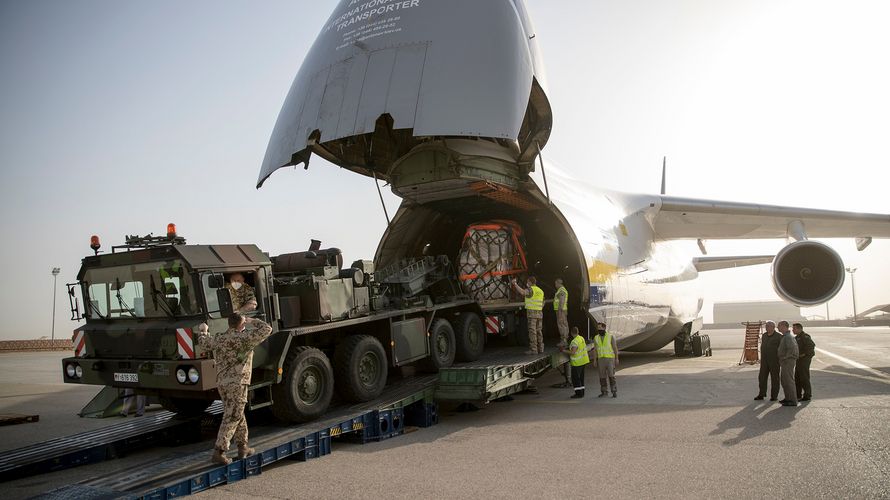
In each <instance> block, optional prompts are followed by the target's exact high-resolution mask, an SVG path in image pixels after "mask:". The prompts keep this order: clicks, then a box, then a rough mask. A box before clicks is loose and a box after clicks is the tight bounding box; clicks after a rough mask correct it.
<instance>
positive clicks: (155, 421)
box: [0, 347, 565, 499]
mask: <svg viewBox="0 0 890 500" xmlns="http://www.w3.org/2000/svg"><path fill="white" fill-rule="evenodd" d="M564 362H565V356H564V355H562V354H560V353H559V352H558V351H557V350H556V349H555V348H552V349H550V350H548V351H547V352H546V353H544V354H537V355H525V354H524V349H523V348H521V347H515V348H500V349H497V350H492V351H488V352H486V353H485V354H483V357H482V358H480V359H479V360H478V361H475V362H472V363H461V364H458V365H455V366H454V367H452V368H448V369H443V370H440V372H439V374H438V375H422V376H415V377H411V378H405V379H401V380H397V381H395V382H394V383H392V384H390V386H388V387H387V388H386V390H385V391H384V393H383V395H382V396H381V397H379V398H377V399H375V400H374V401H371V402H368V403H362V404H357V405H352V406H347V405H343V406H339V407H335V408H333V409H332V410H331V411H329V412H328V413H327V414H326V415H325V417H323V418H322V419H321V420H317V421H314V422H310V423H306V424H301V425H298V426H285V425H283V424H277V423H275V424H260V425H254V424H251V429H250V431H251V446H252V447H254V448H255V449H256V450H257V453H256V454H255V455H252V456H250V457H247V458H245V459H243V460H238V459H234V460H233V461H232V463H231V464H229V465H227V466H222V465H214V464H211V463H210V461H209V454H210V448H211V447H212V445H211V444H209V443H208V442H207V441H206V440H205V441H203V442H199V443H196V442H195V441H198V440H199V439H200V436H201V432H200V426H201V425H202V421H201V418H192V419H182V420H179V419H176V418H175V417H174V415H173V414H170V413H169V412H163V413H161V414H158V415H156V416H152V417H143V418H144V419H139V420H136V419H133V420H129V421H128V422H127V423H125V424H121V425H118V426H113V428H109V429H103V430H99V431H91V432H90V433H83V434H78V435H74V436H70V437H69V438H61V439H59V440H53V441H47V442H45V443H40V444H38V445H34V446H31V447H28V448H22V449H20V450H14V451H12V452H10V453H8V454H7V458H6V459H5V460H4V461H3V462H0V467H3V468H2V469H0V472H2V473H3V476H2V478H3V480H8V479H11V478H12V477H13V474H14V477H22V476H23V475H27V474H35V473H39V472H51V471H54V470H60V469H62V468H67V467H73V466H77V465H84V464H87V463H94V462H97V461H101V460H106V459H111V458H116V457H118V456H123V455H124V454H125V453H126V452H128V451H132V450H133V449H135V448H144V447H146V446H150V445H157V444H162V443H169V441H170V440H171V439H179V440H180V441H179V442H180V443H189V441H188V438H189V436H191V444H184V445H182V446H179V447H177V449H176V450H177V451H176V452H175V453H174V454H172V455H170V454H168V455H167V456H166V457H164V458H157V457H156V456H155V457H154V458H152V459H149V460H147V461H146V462H144V463H141V464H138V465H134V466H128V467H127V470H126V471H124V472H114V473H110V474H106V475H102V476H98V477H93V478H90V479H87V480H84V481H82V482H80V483H77V484H72V485H68V486H65V487H63V488H60V489H57V490H53V491H51V492H48V493H45V494H44V495H42V496H41V497H40V498H72V497H77V498H122V497H126V498H150V499H166V498H171V497H175V496H183V495H188V494H192V493H196V492H199V491H204V490H207V489H209V488H212V487H214V486H218V485H221V484H229V483H233V482H236V481H240V480H243V479H246V478H248V477H250V476H255V475H259V474H261V473H262V469H263V467H266V466H268V465H270V464H272V463H275V462H278V461H281V460H297V461H306V460H309V459H312V458H318V457H321V456H324V455H327V454H329V453H331V451H332V448H331V442H332V441H336V440H348V441H351V442H358V443H367V442H371V441H381V440H385V439H389V438H392V437H395V436H398V435H401V434H402V433H403V432H404V430H405V427H406V426H408V427H429V426H431V425H434V424H436V423H438V406H437V404H436V401H437V400H439V401H447V402H469V403H483V404H484V403H487V402H489V401H493V400H495V399H498V398H500V397H504V396H508V395H510V394H515V393H517V392H521V391H523V390H526V389H528V388H529V386H530V384H531V382H532V380H533V379H534V378H535V377H538V376H540V375H542V374H543V373H544V372H546V371H547V370H548V369H549V368H551V367H555V366H558V365H559V364H561V363H564ZM219 413H221V404H220V403H219V402H216V403H214V406H212V407H211V409H210V410H208V415H205V417H204V420H205V422H204V425H205V426H206V424H207V422H206V419H207V416H210V417H213V416H214V414H215V415H218V414H219ZM214 423H215V422H214ZM76 443H81V446H80V447H79V448H78V446H77V444H76ZM83 443H86V445H83ZM230 456H231V452H230ZM12 457H19V458H18V459H16V460H10V458H12ZM29 457H30V461H29V460H28V459H29Z"/></svg>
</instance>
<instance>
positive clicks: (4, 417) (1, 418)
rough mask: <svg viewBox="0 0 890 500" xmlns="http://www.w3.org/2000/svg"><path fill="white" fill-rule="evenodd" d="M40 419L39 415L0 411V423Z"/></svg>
mask: <svg viewBox="0 0 890 500" xmlns="http://www.w3.org/2000/svg"><path fill="white" fill-rule="evenodd" d="M38 420H40V415H22V414H20V413H0V425H15V424H29V423H32V422H37V421H38Z"/></svg>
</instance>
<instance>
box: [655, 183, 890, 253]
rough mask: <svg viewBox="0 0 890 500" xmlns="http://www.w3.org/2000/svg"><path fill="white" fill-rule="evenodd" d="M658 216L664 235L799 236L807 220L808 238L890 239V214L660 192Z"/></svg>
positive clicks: (863, 242)
mask: <svg viewBox="0 0 890 500" xmlns="http://www.w3.org/2000/svg"><path fill="white" fill-rule="evenodd" d="M660 199H661V206H660V207H659V208H660V209H659V210H658V212H657V213H656V215H655V218H654V220H653V227H654V228H655V233H656V235H657V237H658V238H659V239H664V240H671V239H695V238H700V239H756V238H784V237H786V236H789V235H791V236H794V234H793V233H794V232H795V231H796V229H794V230H793V229H791V228H789V226H791V225H792V224H794V225H795V227H799V226H800V225H799V224H797V223H796V221H799V222H800V223H802V225H803V228H804V231H805V235H806V237H808V238H857V239H858V241H857V245H859V246H860V249H862V248H865V247H866V246H868V243H869V242H870V241H871V238H872V237H874V238H890V214H868V213H857V212H840V211H834V210H820V209H814V208H793V207H782V206H777V205H759V204H754V203H738V202H731V201H714V200H701V199H696V198H678V197H673V196H661V197H660Z"/></svg>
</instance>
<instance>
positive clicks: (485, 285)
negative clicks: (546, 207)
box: [458, 220, 528, 303]
mask: <svg viewBox="0 0 890 500" xmlns="http://www.w3.org/2000/svg"><path fill="white" fill-rule="evenodd" d="M458 268H459V277H460V282H461V286H462V287H463V289H464V293H466V294H467V295H469V296H470V297H472V298H473V299H474V300H476V301H477V302H480V303H489V302H509V301H510V300H511V298H512V297H513V291H512V289H511V287H510V280H511V279H512V278H513V277H514V276H516V275H519V274H522V273H525V272H526V271H527V270H528V265H527V263H526V259H525V249H524V245H523V240H522V227H521V226H520V225H519V224H517V223H516V222H513V221H508V220H493V221H488V222H483V223H477V224H472V225H470V226H469V227H467V232H466V233H465V234H464V241H463V244H462V245H461V249H460V254H459V255H458Z"/></svg>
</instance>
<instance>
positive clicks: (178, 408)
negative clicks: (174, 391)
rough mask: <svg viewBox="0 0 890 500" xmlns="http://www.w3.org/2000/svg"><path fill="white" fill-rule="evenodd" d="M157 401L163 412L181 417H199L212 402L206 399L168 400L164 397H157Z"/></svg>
mask: <svg viewBox="0 0 890 500" xmlns="http://www.w3.org/2000/svg"><path fill="white" fill-rule="evenodd" d="M158 401H159V402H160V403H161V406H163V407H164V409H165V410H167V411H172V412H173V413H176V414H177V415H183V416H193V415H200V414H202V413H204V410H206V409H207V407H208V406H210V403H212V402H213V401H210V400H207V399H187V398H169V397H166V396H161V397H159V398H158Z"/></svg>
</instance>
